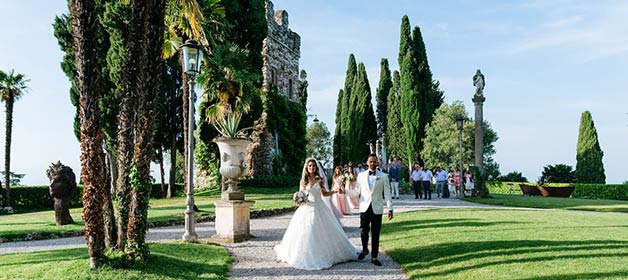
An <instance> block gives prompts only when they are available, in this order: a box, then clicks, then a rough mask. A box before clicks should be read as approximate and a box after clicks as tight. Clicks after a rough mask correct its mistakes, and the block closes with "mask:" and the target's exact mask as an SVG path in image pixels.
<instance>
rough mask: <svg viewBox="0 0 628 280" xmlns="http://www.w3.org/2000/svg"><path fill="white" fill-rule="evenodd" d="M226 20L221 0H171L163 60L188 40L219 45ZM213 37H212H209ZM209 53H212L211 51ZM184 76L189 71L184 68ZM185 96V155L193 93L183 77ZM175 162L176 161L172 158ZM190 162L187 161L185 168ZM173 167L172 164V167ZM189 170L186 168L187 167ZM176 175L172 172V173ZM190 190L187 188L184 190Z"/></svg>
mask: <svg viewBox="0 0 628 280" xmlns="http://www.w3.org/2000/svg"><path fill="white" fill-rule="evenodd" d="M224 17H225V8H224V6H223V5H222V3H221V2H220V0H207V1H205V2H204V3H203V6H201V5H199V1H197V0H168V1H167V3H166V15H165V20H164V21H165V23H166V30H165V36H164V38H165V40H164V44H163V47H162V50H163V58H164V59H167V58H170V57H172V56H174V55H175V54H177V52H178V51H179V49H180V47H181V44H182V43H183V42H185V41H186V40H187V39H190V38H196V39H197V40H198V41H199V42H200V43H201V44H202V45H203V46H206V47H209V46H215V45H217V42H219V41H221V40H222V32H223V23H222V22H223V20H224ZM208 35H211V36H208ZM205 53H209V52H208V51H207V50H206V51H205ZM179 64H180V65H181V67H183V54H180V57H179ZM182 70H183V71H182V73H184V72H185V69H182ZM182 84H183V94H182V96H181V98H182V100H183V103H182V107H183V147H184V149H185V151H184V153H183V154H184V156H187V155H188V152H187V147H188V144H187V143H188V141H189V140H188V138H187V136H188V129H190V128H188V108H189V104H188V103H189V94H190V89H189V86H188V77H187V75H183V82H182ZM174 150H175V149H174V147H172V148H171V154H172V155H174V154H175V153H173V152H172V151H174ZM171 161H172V162H175V160H174V159H171ZM185 163H187V160H185V161H184V165H185ZM171 168H173V167H172V165H171ZM183 168H184V169H185V168H186V167H185V166H184V167H183ZM171 173H172V172H171ZM183 177H184V180H183V182H184V184H187V181H188V180H187V179H186V178H185V177H187V173H186V172H184V175H183ZM186 188H187V187H186V186H184V189H186Z"/></svg>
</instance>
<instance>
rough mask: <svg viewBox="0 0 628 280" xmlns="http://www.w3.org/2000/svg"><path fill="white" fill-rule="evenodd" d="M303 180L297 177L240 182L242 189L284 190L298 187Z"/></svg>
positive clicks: (257, 178)
mask: <svg viewBox="0 0 628 280" xmlns="http://www.w3.org/2000/svg"><path fill="white" fill-rule="evenodd" d="M300 180H301V178H299V177H296V176H274V177H256V178H247V179H242V180H240V185H239V186H241V187H257V188H283V187H291V186H295V187H296V186H298V185H299V181H300Z"/></svg>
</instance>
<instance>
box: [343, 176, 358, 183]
mask: <svg viewBox="0 0 628 280" xmlns="http://www.w3.org/2000/svg"><path fill="white" fill-rule="evenodd" d="M343 178H344V181H346V182H351V181H353V180H355V178H354V177H353V174H345V175H343Z"/></svg>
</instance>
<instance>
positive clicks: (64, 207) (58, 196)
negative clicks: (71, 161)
mask: <svg viewBox="0 0 628 280" xmlns="http://www.w3.org/2000/svg"><path fill="white" fill-rule="evenodd" d="M46 175H47V176H48V179H49V180H50V196H52V197H53V198H54V200H55V221H56V223H57V225H58V226H61V225H67V224H73V223H74V220H72V216H70V202H71V200H72V194H74V191H75V190H76V176H75V175H74V172H73V171H72V168H70V167H69V166H65V165H63V164H62V163H61V161H59V162H57V163H53V164H52V165H51V166H50V168H48V170H47V171H46Z"/></svg>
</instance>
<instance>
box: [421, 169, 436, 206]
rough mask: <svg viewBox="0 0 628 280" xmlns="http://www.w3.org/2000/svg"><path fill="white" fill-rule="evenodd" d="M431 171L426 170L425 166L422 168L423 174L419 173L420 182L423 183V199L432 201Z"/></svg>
mask: <svg viewBox="0 0 628 280" xmlns="http://www.w3.org/2000/svg"><path fill="white" fill-rule="evenodd" d="M432 177H434V175H433V174H432V171H431V170H429V169H428V168H427V166H424V167H423V173H421V180H422V181H423V183H422V184H423V199H428V200H431V199H432Z"/></svg>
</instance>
